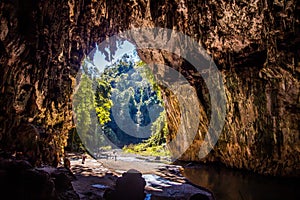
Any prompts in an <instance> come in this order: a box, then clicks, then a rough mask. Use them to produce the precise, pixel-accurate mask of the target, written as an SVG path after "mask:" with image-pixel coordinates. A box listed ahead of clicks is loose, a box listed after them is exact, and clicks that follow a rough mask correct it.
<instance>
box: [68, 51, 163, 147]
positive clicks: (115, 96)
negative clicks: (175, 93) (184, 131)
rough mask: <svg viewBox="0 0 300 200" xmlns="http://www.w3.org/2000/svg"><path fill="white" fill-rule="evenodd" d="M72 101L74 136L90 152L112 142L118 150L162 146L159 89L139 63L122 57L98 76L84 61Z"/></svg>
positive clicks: (88, 62) (95, 68) (91, 64)
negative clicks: (125, 146)
mask: <svg viewBox="0 0 300 200" xmlns="http://www.w3.org/2000/svg"><path fill="white" fill-rule="evenodd" d="M73 102H74V103H73V105H74V112H75V113H76V126H77V128H76V129H77V133H78V134H79V136H80V138H81V140H82V142H83V144H85V145H86V148H87V149H88V150H90V151H94V150H95V149H97V148H99V147H101V146H105V145H109V144H111V143H113V144H114V145H116V146H118V147H123V146H124V145H130V144H137V143H141V142H143V144H146V145H145V147H151V146H159V145H161V144H163V143H165V134H166V133H167V126H166V121H165V112H164V110H163V105H162V101H161V97H160V90H159V87H158V85H157V84H156V83H155V81H154V77H153V75H152V74H151V72H150V70H148V69H147V68H146V67H145V64H144V63H143V62H142V61H138V62H134V59H132V57H130V56H128V55H126V54H125V55H124V56H123V57H122V58H121V59H120V60H118V61H117V62H115V63H114V64H112V65H111V66H109V67H106V68H105V69H104V71H103V72H102V73H100V72H99V71H98V70H97V67H96V66H94V65H93V62H91V60H88V59H86V60H85V62H84V64H83V66H82V75H81V78H80V84H79V85H78V89H77V91H76V93H75V95H74V97H73ZM73 134H74V133H73ZM73 137H74V135H73ZM75 138H76V137H75ZM110 142H111V143H110Z"/></svg>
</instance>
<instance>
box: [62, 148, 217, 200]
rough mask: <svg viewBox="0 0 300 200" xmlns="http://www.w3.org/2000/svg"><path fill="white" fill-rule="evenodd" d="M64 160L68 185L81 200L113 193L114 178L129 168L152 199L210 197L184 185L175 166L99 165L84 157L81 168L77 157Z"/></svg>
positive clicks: (120, 161)
mask: <svg viewBox="0 0 300 200" xmlns="http://www.w3.org/2000/svg"><path fill="white" fill-rule="evenodd" d="M68 157H69V159H70V161H71V170H72V172H73V173H74V175H75V177H76V180H74V181H73V182H72V185H73V188H74V190H75V191H76V193H77V194H78V195H79V197H80V199H82V200H86V199H103V194H104V192H105V190H106V189H108V188H110V189H113V188H114V186H115V182H116V180H117V178H118V177H120V176H121V175H122V173H123V172H125V171H127V170H128V169H130V168H134V169H136V170H138V171H140V172H141V173H142V174H143V177H144V179H145V180H146V183H147V185H146V187H145V192H146V193H148V194H151V195H152V196H155V199H169V198H170V199H173V197H176V199H188V198H189V197H190V196H191V195H192V194H195V193H205V194H206V195H208V196H210V195H211V194H210V193H208V192H207V191H204V190H201V189H199V188H196V187H194V186H192V185H190V184H188V183H186V179H185V178H184V177H183V176H182V174H181V167H179V166H176V165H167V164H163V163H161V162H157V163H155V162H153V161H143V162H141V161H128V160H125V161H124V159H118V158H117V160H114V159H107V160H106V159H105V163H104V164H103V162H101V160H98V161H97V160H95V159H93V158H92V157H90V156H87V158H86V159H85V163H84V164H82V159H81V155H80V154H74V153H69V155H68ZM119 158H120V157H119ZM108 167H110V168H108ZM178 191H180V192H178Z"/></svg>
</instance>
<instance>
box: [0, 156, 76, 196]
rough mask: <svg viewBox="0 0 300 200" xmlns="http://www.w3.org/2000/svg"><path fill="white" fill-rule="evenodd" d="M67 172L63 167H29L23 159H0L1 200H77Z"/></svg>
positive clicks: (70, 176) (70, 177)
mask: <svg viewBox="0 0 300 200" xmlns="http://www.w3.org/2000/svg"><path fill="white" fill-rule="evenodd" d="M71 181H72V175H71V172H70V171H68V170H66V169H64V168H53V167H44V168H33V167H32V166H31V164H30V163H28V162H27V161H24V160H16V159H2V158H0V194H1V199H2V200H6V199H22V200H27V199H28V200H35V199H36V200H46V199H47V200H64V199H72V200H73V199H74V200H76V199H79V197H78V195H77V194H76V192H75V191H74V190H73V187H72V184H71Z"/></svg>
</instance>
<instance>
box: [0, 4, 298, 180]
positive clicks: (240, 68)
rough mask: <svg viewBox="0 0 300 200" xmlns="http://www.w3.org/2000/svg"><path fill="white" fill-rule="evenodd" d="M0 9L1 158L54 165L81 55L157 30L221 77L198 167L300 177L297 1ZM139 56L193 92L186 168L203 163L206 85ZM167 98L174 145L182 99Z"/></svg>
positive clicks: (188, 71)
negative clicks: (130, 34)
mask: <svg viewBox="0 0 300 200" xmlns="http://www.w3.org/2000/svg"><path fill="white" fill-rule="evenodd" d="M0 5H1V7H0V17H1V29H0V51H1V54H0V56H1V58H0V64H1V68H0V70H1V71H0V81H1V82H0V88H1V90H0V92H1V96H0V105H1V106H0V139H1V146H0V148H1V150H6V151H10V152H11V153H14V151H21V152H24V154H26V156H27V157H30V158H31V159H32V160H33V162H37V163H39V162H41V161H42V160H43V161H44V162H48V163H53V164H55V163H56V161H57V156H59V155H61V154H62V151H63V146H64V145H65V144H66V139H67V133H68V131H69V130H70V129H71V128H72V126H73V124H72V113H71V94H72V86H74V85H73V84H74V76H75V75H76V72H77V70H78V68H79V66H80V62H81V61H82V59H83V58H84V55H87V54H88V53H89V52H90V51H91V50H92V49H93V47H94V46H95V42H98V43H100V42H101V41H103V40H104V39H105V38H106V37H109V36H111V35H113V34H115V33H118V32H119V31H121V30H126V29H129V28H132V27H155V26H158V27H167V28H170V29H173V30H177V31H181V32H183V33H184V34H187V35H189V36H191V37H193V38H194V39H195V40H196V41H198V42H199V43H200V44H202V46H203V47H204V48H205V49H206V50H207V52H208V53H209V54H210V55H211V56H212V57H213V59H214V61H215V63H216V64H217V66H218V68H219V69H220V71H221V73H222V78H223V81H224V83H225V92H226V97H227V105H226V108H227V117H226V124H225V127H224V129H223V134H222V135H221V137H220V139H219V141H218V144H217V146H216V147H215V148H214V150H213V151H212V152H211V154H210V155H209V156H207V157H206V158H205V159H204V160H202V161H217V162H222V163H224V164H226V165H227V166H231V167H237V168H244V169H249V170H252V171H256V172H259V173H264V174H274V175H293V176H298V175H299V174H300V164H299V163H300V149H299V146H300V136H299V118H300V116H299V110H300V102H299V101H300V96H299V87H300V86H299V73H300V69H299V53H300V52H299V42H300V38H299V13H300V10H299V9H300V5H299V2H298V1H296V0H289V1H280V0H276V1H267V0H250V1H242V0H240V1H231V2H229V3H228V2H227V1H223V0H207V1H206V0H205V1H185V0H175V1H167V0H166V1H156V0H151V1H145V0H133V1H129V0H128V1H120V2H119V1H118V2H114V1H92V0H90V1H82V0H78V1H75V0H73V1H71V0H69V1H64V2H63V3H62V2H61V1H56V0H53V1H34V0H31V1H26V3H25V2H23V1H21V0H20V1H9V0H6V1H2V2H1V3H0ZM114 48H116V47H113V48H112V50H113V49H114ZM139 55H140V56H141V58H142V59H144V60H145V61H151V60H156V61H158V62H160V63H165V64H169V65H171V66H172V67H173V68H175V69H177V70H178V71H180V72H181V73H182V74H183V75H184V76H185V77H186V78H187V80H188V81H189V82H190V84H191V85H192V86H194V87H195V90H196V91H197V94H198V97H199V102H200V104H199V105H201V107H200V108H199V113H201V116H202V118H201V119H200V121H201V123H200V126H199V132H198V136H196V139H195V141H194V143H193V144H192V145H191V147H190V148H189V149H188V150H187V151H186V152H185V153H184V154H183V155H182V157H181V159H182V160H192V161H199V158H198V150H199V146H200V145H201V140H202V138H203V134H205V133H203V132H205V130H206V128H207V127H206V126H207V123H208V121H209V119H210V116H209V114H210V103H209V97H208V96H207V92H206V88H205V86H204V84H203V81H202V79H201V77H199V74H197V73H196V72H195V71H194V70H193V69H192V66H190V65H188V64H186V63H185V62H181V61H179V62H175V61H176V59H175V60H174V58H173V57H172V56H170V55H169V54H166V53H164V52H156V53H155V54H151V53H149V52H147V51H139ZM164 94H165V95H164V98H165V101H166V102H167V103H166V109H167V113H168V121H169V128H170V130H171V133H170V136H168V137H169V139H171V138H172V137H174V136H173V135H172V134H174V133H175V132H176V129H177V127H178V123H180V120H179V119H180V112H178V105H176V104H177V103H176V98H174V97H172V94H171V93H169V92H168V91H167V90H166V91H165V93H164ZM195 112H197V110H195ZM23 127H26V128H23ZM24 137H26V138H32V139H28V141H27V142H26V140H23V138H24ZM20 140H22V141H24V142H23V143H24V144H23V143H20V142H17V141H20ZM27 143H29V144H27Z"/></svg>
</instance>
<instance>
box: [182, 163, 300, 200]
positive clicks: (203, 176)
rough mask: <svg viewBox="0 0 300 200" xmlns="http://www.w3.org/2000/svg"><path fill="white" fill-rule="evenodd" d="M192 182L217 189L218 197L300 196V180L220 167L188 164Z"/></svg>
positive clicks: (227, 199) (186, 171) (228, 199)
mask: <svg viewBox="0 0 300 200" xmlns="http://www.w3.org/2000/svg"><path fill="white" fill-rule="evenodd" d="M184 175H185V177H186V178H187V179H189V180H190V181H191V182H192V183H194V184H196V185H199V186H203V187H206V188H208V189H210V190H211V191H213V193H214V195H215V197H216V199H218V200H220V199H221V200H239V199H240V200H260V199H263V200H265V199H272V200H277V199H278V200H279V199H289V200H293V199H295V200H296V199H300V190H299V189H300V179H299V178H298V179H287V178H285V179H284V178H274V177H265V176H260V175H257V174H252V173H248V172H241V171H236V170H232V169H227V168H224V167H219V166H202V165H201V166H197V167H186V168H185V169H184Z"/></svg>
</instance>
